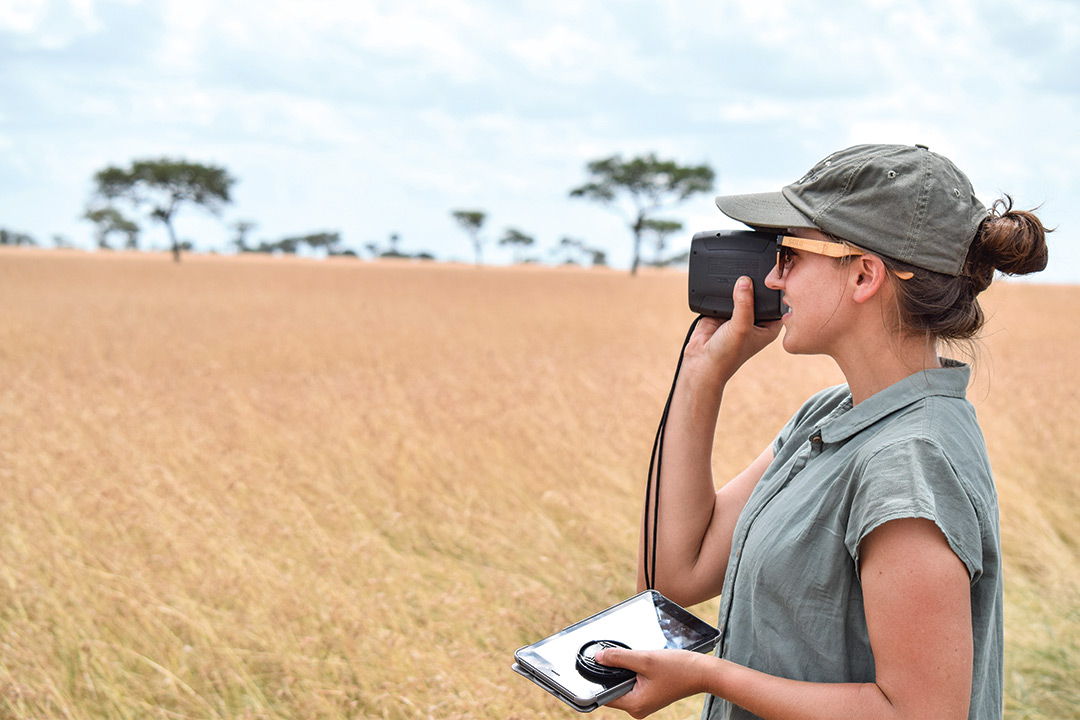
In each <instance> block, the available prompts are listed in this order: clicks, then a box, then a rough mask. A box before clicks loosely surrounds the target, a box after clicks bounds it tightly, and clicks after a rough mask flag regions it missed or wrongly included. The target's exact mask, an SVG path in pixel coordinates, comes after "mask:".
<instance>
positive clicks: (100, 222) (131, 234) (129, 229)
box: [83, 206, 139, 250]
mask: <svg viewBox="0 0 1080 720" xmlns="http://www.w3.org/2000/svg"><path fill="white" fill-rule="evenodd" d="M83 218H84V219H86V220H89V221H90V222H92V223H94V240H95V241H96V242H97V246H98V248H100V249H102V250H111V249H112V246H111V245H110V244H109V236H111V235H114V234H118V235H123V236H124V247H125V248H127V249H128V250H138V249H139V226H138V225H137V224H136V223H135V222H133V221H131V220H128V219H127V218H126V217H124V215H123V214H122V213H121V212H120V211H119V210H117V209H116V208H114V207H112V206H108V207H102V208H97V209H96V210H87V211H86V212H85V213H83Z"/></svg>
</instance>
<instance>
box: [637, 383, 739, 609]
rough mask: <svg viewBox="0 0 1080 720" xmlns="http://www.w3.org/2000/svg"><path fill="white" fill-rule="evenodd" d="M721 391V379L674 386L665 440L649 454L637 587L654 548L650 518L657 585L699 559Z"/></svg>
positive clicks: (709, 509)
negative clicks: (654, 525)
mask: <svg viewBox="0 0 1080 720" xmlns="http://www.w3.org/2000/svg"><path fill="white" fill-rule="evenodd" d="M722 395H723V383H720V382H712V383H709V382H704V381H701V380H698V379H695V378H692V377H681V378H679V381H678V383H677V385H676V388H675V394H674V396H673V397H672V400H671V407H670V409H669V411H668V417H667V423H666V426H665V431H664V438H663V443H662V444H661V445H660V447H658V448H657V451H656V453H657V455H656V457H654V458H653V463H652V464H653V469H652V473H653V476H652V477H651V478H649V480H650V482H649V486H650V494H651V496H650V497H649V498H648V499H647V501H646V503H645V505H644V507H643V509H642V515H641V524H640V530H641V532H640V537H639V544H638V585H639V589H643V588H644V585H645V572H644V567H645V562H646V560H648V561H649V562H650V563H651V561H652V557H651V556H650V557H648V558H646V553H647V552H649V553H651V551H652V541H653V537H654V531H653V523H654V522H656V525H657V527H656V531H655V537H656V539H657V540H658V543H657V548H656V555H655V558H656V568H653V573H654V580H655V582H656V585H657V589H661V591H663V589H662V586H663V585H664V584H665V583H666V582H667V581H669V580H670V579H671V578H683V577H686V574H687V572H688V570H689V569H691V568H692V567H693V565H694V563H695V562H696V560H697V556H698V553H699V551H700V549H701V544H702V538H703V537H704V535H705V532H706V530H707V528H708V525H709V522H710V520H711V518H712V513H713V505H714V502H715V497H716V488H715V485H714V483H713V476H712V450H713V438H714V437H715V434H716V424H717V416H718V414H719V411H720V403H721V398H722ZM661 459H662V470H663V472H662V473H661ZM658 477H659V480H658Z"/></svg>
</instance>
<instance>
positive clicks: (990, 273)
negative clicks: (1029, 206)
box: [965, 195, 1050, 292]
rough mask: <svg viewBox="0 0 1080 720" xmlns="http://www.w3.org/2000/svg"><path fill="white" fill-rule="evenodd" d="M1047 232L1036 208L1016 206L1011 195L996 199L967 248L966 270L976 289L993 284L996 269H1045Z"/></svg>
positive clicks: (1007, 271) (1023, 272)
mask: <svg viewBox="0 0 1080 720" xmlns="http://www.w3.org/2000/svg"><path fill="white" fill-rule="evenodd" d="M1048 232H1050V231H1049V230H1047V229H1046V228H1045V227H1043V224H1042V221H1040V220H1039V218H1038V217H1037V216H1036V215H1035V213H1034V212H1031V211H1029V210H1013V208H1012V198H1011V197H1009V196H1008V195H1005V196H1004V197H1003V198H1000V199H998V200H995V201H994V204H993V205H992V206H991V207H990V214H989V215H988V216H987V217H986V219H985V220H983V221H982V224H980V225H979V231H978V232H977V233H976V234H975V240H974V242H972V244H971V249H970V250H969V251H968V257H967V269H966V273H965V274H966V275H968V276H969V277H970V278H971V279H972V280H973V281H974V282H975V284H976V287H977V288H978V289H977V291H976V292H981V291H982V290H984V289H986V288H987V287H988V286H989V285H990V281H991V280H993V279H994V271H995V270H997V271H999V272H1002V273H1004V274H1006V275H1028V274H1030V273H1035V272H1039V271H1040V270H1045V269H1046V263H1047V258H1048V251H1047V247H1046V233H1048Z"/></svg>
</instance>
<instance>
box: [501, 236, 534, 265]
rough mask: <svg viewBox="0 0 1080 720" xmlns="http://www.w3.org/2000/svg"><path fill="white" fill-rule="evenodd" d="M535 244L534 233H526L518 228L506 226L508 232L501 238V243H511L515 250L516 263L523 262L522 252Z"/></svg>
mask: <svg viewBox="0 0 1080 720" xmlns="http://www.w3.org/2000/svg"><path fill="white" fill-rule="evenodd" d="M535 244H536V238H534V237H533V236H532V235H526V234H525V233H523V232H521V231H520V230H518V229H517V228H506V232H505V233H503V236H502V238H500V239H499V245H509V246H510V248H511V249H512V250H513V253H514V262H515V263H521V262H522V253H523V252H524V251H525V248H529V247H532V246H533V245H535Z"/></svg>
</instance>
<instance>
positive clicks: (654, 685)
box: [596, 648, 714, 718]
mask: <svg viewBox="0 0 1080 720" xmlns="http://www.w3.org/2000/svg"><path fill="white" fill-rule="evenodd" d="M711 660H714V658H711V657H710V656H708V655H703V654H701V653H697V652H692V651H690V650H624V649H622V648H607V649H605V650H602V651H600V652H598V653H596V661H597V662H599V663H602V664H604V665H611V666H614V667H623V668H627V669H628V670H633V671H634V672H636V673H637V681H636V682H635V683H634V689H633V690H631V691H630V692H628V693H627V694H626V695H623V696H622V697H619V698H616V699H615V700H612V701H611V702H610V703H608V704H607V706H608V707H613V708H615V709H616V710H623V711H624V712H626V713H628V714H630V715H631V716H632V717H635V718H643V717H645V716H647V715H651V714H653V713H654V712H656V711H657V710H660V709H661V708H665V707H667V706H668V705H670V704H671V703H673V702H675V701H676V700H682V699H683V698H685V697H690V696H691V695H696V694H697V693H700V692H704V675H705V673H706V672H707V665H708V664H709V662H710V661H711Z"/></svg>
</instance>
